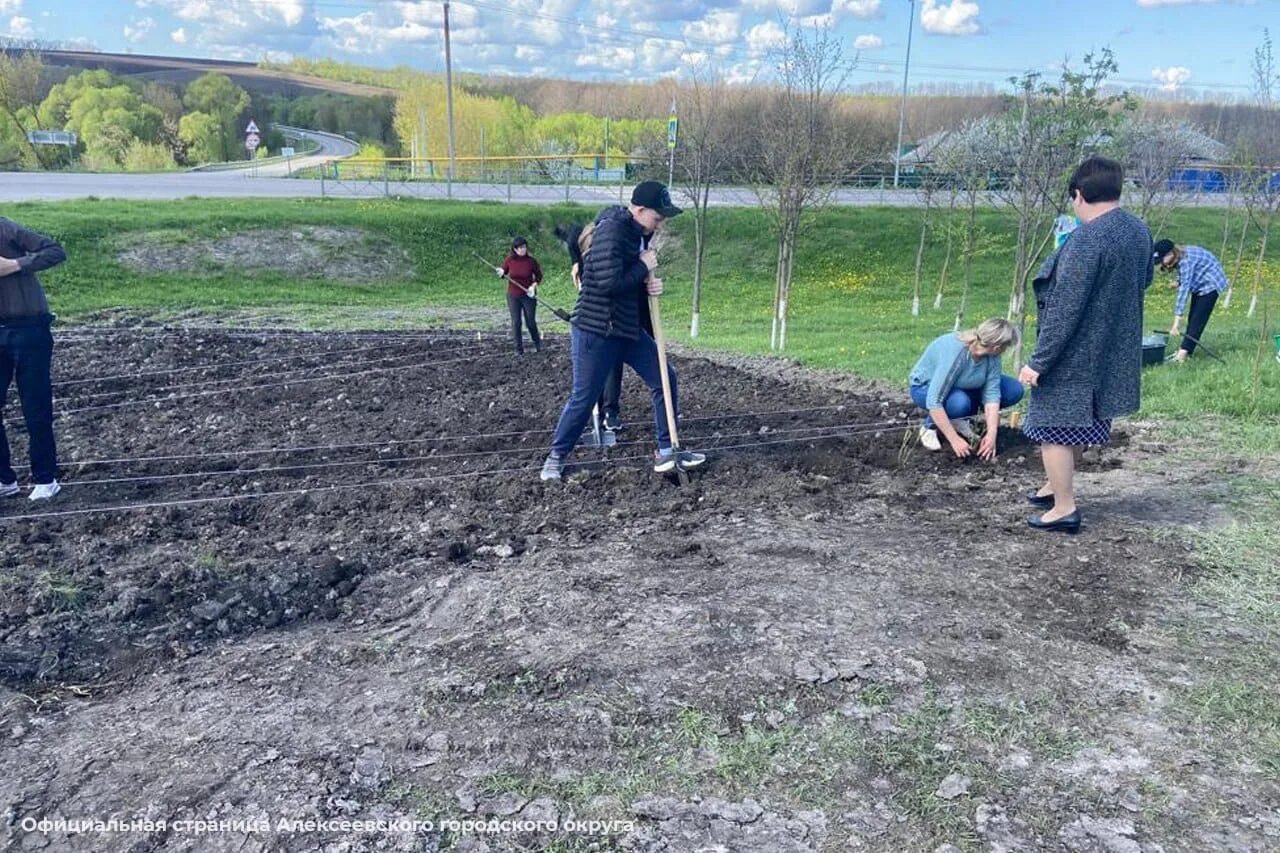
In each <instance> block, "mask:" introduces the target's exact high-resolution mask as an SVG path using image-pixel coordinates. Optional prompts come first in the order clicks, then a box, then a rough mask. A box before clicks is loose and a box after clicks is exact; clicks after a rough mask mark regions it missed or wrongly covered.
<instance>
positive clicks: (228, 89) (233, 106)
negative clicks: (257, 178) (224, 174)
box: [182, 72, 249, 160]
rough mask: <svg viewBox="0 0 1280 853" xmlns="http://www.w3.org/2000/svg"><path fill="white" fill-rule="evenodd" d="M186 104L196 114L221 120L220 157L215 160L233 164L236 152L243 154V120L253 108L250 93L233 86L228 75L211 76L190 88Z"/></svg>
mask: <svg viewBox="0 0 1280 853" xmlns="http://www.w3.org/2000/svg"><path fill="white" fill-rule="evenodd" d="M182 103H183V104H185V105H186V107H187V109H188V110H191V111H192V112H199V113H204V114H205V115H209V116H212V117H213V118H214V119H216V120H217V122H218V126H219V127H220V128H221V134H220V136H219V140H218V156H217V157H215V158H214V159H218V160H230V159H231V158H232V156H233V154H232V152H236V151H238V150H239V137H240V127H239V119H240V116H241V115H242V114H243V113H244V111H245V110H247V109H248V108H249V93H248V92H246V91H245V90H244V89H241V88H240V87H239V86H237V85H236V84H235V83H232V82H231V78H230V77H228V76H227V75H225V74H218V73H215V72H209V73H208V74H205V75H203V76H201V77H199V78H197V79H196V80H194V81H192V83H191V85H189V86H187V91H186V94H185V95H183V97H182Z"/></svg>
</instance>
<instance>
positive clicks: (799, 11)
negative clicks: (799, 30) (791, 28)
mask: <svg viewBox="0 0 1280 853" xmlns="http://www.w3.org/2000/svg"><path fill="white" fill-rule="evenodd" d="M776 2H777V6H778V8H779V9H780V10H781V11H783V12H785V13H786V14H787V15H788V16H789V17H792V18H812V17H813V16H814V15H825V14H827V13H828V12H830V10H831V6H830V5H829V4H828V2H827V0H776Z"/></svg>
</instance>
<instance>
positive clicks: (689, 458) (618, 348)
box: [542, 181, 707, 480]
mask: <svg viewBox="0 0 1280 853" xmlns="http://www.w3.org/2000/svg"><path fill="white" fill-rule="evenodd" d="M680 212H681V211H680V208H678V207H676V206H675V205H674V204H672V202H671V193H670V192H668V191H667V188H666V187H665V186H664V185H663V184H661V183H659V182H658V181H645V182H643V183H641V184H638V185H637V186H636V188H635V190H633V191H632V193H631V204H630V205H629V206H627V207H621V206H616V207H609V208H605V209H604V210H603V211H601V213H600V215H599V216H597V217H596V220H595V225H594V229H593V232H592V237H591V251H590V252H588V253H587V255H586V257H585V258H584V259H583V262H582V267H581V275H582V289H581V290H580V291H579V293H578V304H577V307H576V308H575V309H574V319H573V331H572V333H571V337H570V341H571V344H570V345H571V351H572V357H573V390H572V391H571V392H570V394H569V400H568V402H567V403H565V406H564V411H563V412H561V413H560V420H559V422H558V423H557V424H556V429H555V433H554V435H553V436H552V439H551V452H550V453H549V454H548V455H547V459H546V461H545V462H544V463H543V466H542V479H543V480H558V479H560V476H561V474H563V473H564V467H565V460H566V459H567V458H568V456H569V453H570V452H572V451H573V448H574V446H575V445H576V444H577V443H578V438H579V437H581V435H582V431H583V430H584V429H585V428H586V426H587V421H588V420H589V419H590V418H591V407H592V406H593V405H595V403H596V401H597V400H598V399H599V397H600V392H601V391H602V390H603V389H604V385H605V383H606V382H607V381H608V379H609V376H610V374H611V373H612V372H613V371H614V370H615V369H616V368H617V367H618V365H620V364H629V365H631V368H632V369H633V370H635V372H636V373H637V374H639V376H640V378H641V379H643V380H644V383H645V385H648V386H649V392H650V394H651V395H652V397H653V418H654V425H655V428H656V431H657V436H658V449H657V450H656V451H655V452H654V463H653V470H654V471H657V472H658V473H667V472H669V471H673V470H675V468H676V466H677V465H679V466H680V467H681V468H682V469H686V470H687V469H690V468H695V467H697V466H699V465H701V464H702V463H703V462H705V461H706V460H707V457H706V456H705V455H703V454H701V453H693V452H690V451H686V450H682V451H680V453H679V454H678V457H679V458H677V454H676V453H675V452H674V451H673V450H672V447H671V433H670V430H669V429H668V427H667V419H666V411H665V408H664V402H663V397H662V375H661V372H660V368H659V366H658V345H657V344H656V343H654V340H653V337H652V336H651V335H650V334H649V333H648V332H646V331H645V330H644V329H642V328H641V327H640V312H639V307H638V306H639V304H640V299H641V297H643V296H645V295H646V294H647V295H650V296H658V295H660V294H661V293H662V279H661V278H659V277H658V276H657V273H656V271H657V268H658V258H657V254H656V253H655V252H654V250H653V249H652V248H650V246H649V242H650V240H651V239H652V237H653V234H654V232H655V231H657V230H658V228H660V227H661V226H662V223H663V222H664V221H665V220H667V219H669V218H671V217H672V216H676V215H678V214H679V213H680ZM670 378H671V406H672V409H674V410H677V411H678V410H679V406H678V400H679V392H678V391H677V386H676V374H675V371H674V370H671V371H670Z"/></svg>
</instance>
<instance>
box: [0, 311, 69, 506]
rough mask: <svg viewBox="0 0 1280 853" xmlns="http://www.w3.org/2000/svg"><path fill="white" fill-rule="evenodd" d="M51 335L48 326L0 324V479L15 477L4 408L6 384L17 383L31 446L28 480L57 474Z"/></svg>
mask: <svg viewBox="0 0 1280 853" xmlns="http://www.w3.org/2000/svg"><path fill="white" fill-rule="evenodd" d="M52 362H53V334H52V333H51V332H50V331H49V327H48V326H47V325H39V326H0V385H3V388H0V482H5V483H13V482H16V481H17V479H18V475H17V474H16V473H14V470H13V462H12V460H11V459H10V457H9V436H8V435H6V434H5V430H4V418H3V415H2V413H3V410H4V408H5V405H4V404H5V403H7V402H8V398H9V385H10V384H11V383H13V382H14V381H15V380H16V381H17V383H18V398H19V399H20V400H21V401H22V416H23V418H24V419H25V420H26V422H27V435H28V436H29V437H30V447H31V479H32V481H33V482H35V483H36V484H41V483H52V482H53V481H54V479H56V478H57V476H58V450H57V446H56V445H55V444H54V441H53V383H52V380H51V377H50V367H51V365H52Z"/></svg>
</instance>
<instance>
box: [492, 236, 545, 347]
mask: <svg viewBox="0 0 1280 853" xmlns="http://www.w3.org/2000/svg"><path fill="white" fill-rule="evenodd" d="M494 271H495V272H497V273H498V275H500V276H502V277H503V278H505V279H506V280H507V309H508V310H509V311H510V312H511V337H512V338H514V339H515V342H516V354H517V355H524V334H523V333H522V332H521V331H520V318H521V317H522V316H523V317H524V324H525V325H526V326H528V327H529V337H530V338H531V339H532V340H533V348H534V349H535V350H536V351H538V352H542V336H541V335H540V334H538V318H537V314H538V300H537V299H535V298H534V293H535V292H536V290H537V287H538V284H539V283H540V282H541V281H542V267H540V266H538V261H537V259H536V258H534V256H533V255H531V254H529V243H528V241H527V240H525V239H524V238H523V237H516V238H515V239H513V240H512V241H511V253H510V254H508V255H507V257H506V260H504V261H503V262H502V266H500V267H494Z"/></svg>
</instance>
